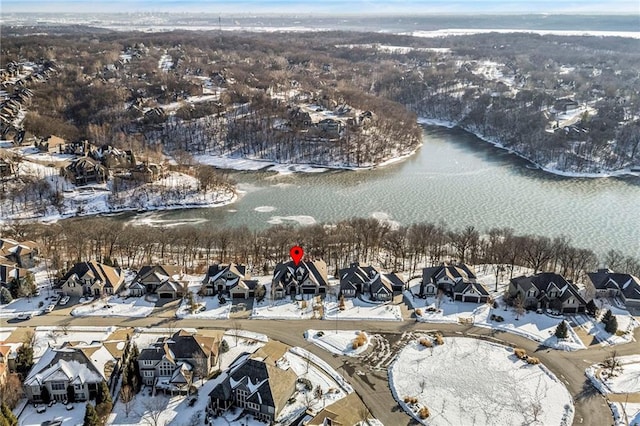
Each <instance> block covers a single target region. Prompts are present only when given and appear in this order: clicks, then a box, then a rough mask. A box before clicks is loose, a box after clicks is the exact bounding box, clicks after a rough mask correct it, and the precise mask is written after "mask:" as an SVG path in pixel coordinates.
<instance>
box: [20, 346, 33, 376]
mask: <svg viewBox="0 0 640 426" xmlns="http://www.w3.org/2000/svg"><path fill="white" fill-rule="evenodd" d="M16 352H17V353H16V371H17V372H18V374H20V375H21V376H22V377H27V373H29V370H31V367H32V366H33V346H32V344H31V343H30V342H23V343H22V345H21V346H20V347H19V348H18V350H17V351H16Z"/></svg>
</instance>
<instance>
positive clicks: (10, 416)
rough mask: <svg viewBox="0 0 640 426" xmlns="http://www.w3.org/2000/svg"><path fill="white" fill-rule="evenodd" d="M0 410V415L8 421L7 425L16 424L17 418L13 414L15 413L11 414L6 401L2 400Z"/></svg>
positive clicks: (12, 425) (14, 425)
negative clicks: (0, 413)
mask: <svg viewBox="0 0 640 426" xmlns="http://www.w3.org/2000/svg"><path fill="white" fill-rule="evenodd" d="M0 410H1V412H2V416H3V417H4V418H5V419H6V420H7V422H8V423H9V426H17V424H18V418H17V417H16V416H15V414H13V412H12V411H11V409H10V408H9V406H8V405H7V404H6V403H4V402H3V403H2V405H0Z"/></svg>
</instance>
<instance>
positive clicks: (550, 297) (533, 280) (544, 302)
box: [509, 272, 587, 313]
mask: <svg viewBox="0 0 640 426" xmlns="http://www.w3.org/2000/svg"><path fill="white" fill-rule="evenodd" d="M518 296H520V297H521V298H522V299H523V301H524V306H525V307H526V308H527V309H553V310H557V311H559V312H562V313H578V312H584V311H585V310H586V307H587V301H586V300H585V299H584V297H583V296H582V295H581V294H580V291H579V290H578V287H576V285H575V284H573V283H571V282H569V281H567V280H566V279H565V278H564V277H563V276H562V275H560V274H556V273H554V272H542V273H540V274H536V275H531V276H528V277H527V276H524V275H522V276H519V277H516V278H513V279H512V280H511V281H510V283H509V297H510V298H516V297H518Z"/></svg>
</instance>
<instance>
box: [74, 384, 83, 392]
mask: <svg viewBox="0 0 640 426" xmlns="http://www.w3.org/2000/svg"><path fill="white" fill-rule="evenodd" d="M73 389H75V390H77V391H79V390H82V385H81V384H78V383H76V384H75V385H73Z"/></svg>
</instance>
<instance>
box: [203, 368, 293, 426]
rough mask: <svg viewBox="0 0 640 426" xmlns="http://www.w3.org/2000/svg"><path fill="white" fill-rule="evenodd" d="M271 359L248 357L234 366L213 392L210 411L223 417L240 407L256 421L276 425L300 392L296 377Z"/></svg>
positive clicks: (210, 395)
mask: <svg viewBox="0 0 640 426" xmlns="http://www.w3.org/2000/svg"><path fill="white" fill-rule="evenodd" d="M275 364H276V363H275V362H274V361H273V360H271V359H269V358H267V359H264V360H261V359H254V358H246V359H244V360H242V361H241V362H239V363H238V364H236V365H235V366H232V367H231V370H230V372H229V373H227V376H226V377H225V378H224V380H222V382H221V383H219V384H218V385H217V386H216V387H214V388H213V390H212V391H211V393H209V410H210V411H213V412H214V413H216V414H220V413H221V412H224V411H226V410H228V409H229V408H230V407H237V408H239V409H241V410H244V411H245V412H247V413H249V414H251V415H253V417H254V418H256V419H258V420H261V421H265V422H270V423H272V422H274V421H275V419H276V418H278V415H279V414H280V412H281V411H282V408H283V407H284V406H285V405H286V403H287V400H289V398H291V396H292V395H293V393H294V392H295V389H296V380H297V376H296V374H295V373H294V372H293V371H292V370H291V369H290V368H289V369H286V370H284V369H282V368H280V367H278V366H276V365H275Z"/></svg>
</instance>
